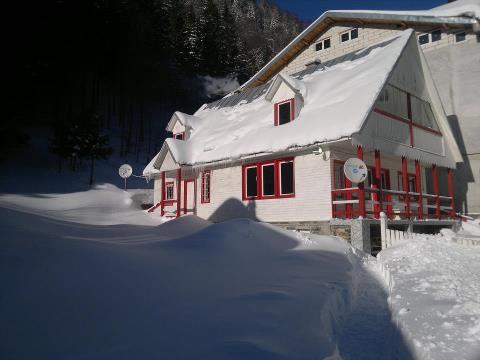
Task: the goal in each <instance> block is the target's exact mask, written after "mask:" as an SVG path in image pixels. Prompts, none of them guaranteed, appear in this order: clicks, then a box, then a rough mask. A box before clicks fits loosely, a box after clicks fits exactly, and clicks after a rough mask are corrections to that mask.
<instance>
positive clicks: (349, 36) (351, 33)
mask: <svg viewBox="0 0 480 360" xmlns="http://www.w3.org/2000/svg"><path fill="white" fill-rule="evenodd" d="M356 38H358V29H357V28H355V29H351V30H348V31H346V32H344V33H342V34H340V40H341V41H342V42H346V41H349V40H353V39H356Z"/></svg>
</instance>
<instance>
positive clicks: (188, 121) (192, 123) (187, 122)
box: [166, 111, 201, 131]
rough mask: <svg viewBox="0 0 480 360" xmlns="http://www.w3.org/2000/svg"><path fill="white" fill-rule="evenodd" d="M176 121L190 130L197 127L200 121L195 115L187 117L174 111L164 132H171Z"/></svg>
mask: <svg viewBox="0 0 480 360" xmlns="http://www.w3.org/2000/svg"><path fill="white" fill-rule="evenodd" d="M176 121H179V122H180V124H182V125H183V126H185V127H188V128H190V129H195V128H196V127H197V126H198V125H199V122H201V120H200V119H199V118H198V117H196V116H195V115H188V114H185V113H182V112H180V111H175V112H174V113H173V115H172V117H171V118H170V121H169V122H168V125H167V128H166V130H167V131H172V130H173V127H174V126H175V122H176Z"/></svg>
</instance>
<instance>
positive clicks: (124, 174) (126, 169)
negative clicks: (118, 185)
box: [118, 164, 133, 179]
mask: <svg viewBox="0 0 480 360" xmlns="http://www.w3.org/2000/svg"><path fill="white" fill-rule="evenodd" d="M132 172H133V169H132V167H131V166H130V165H128V164H123V165H122V166H120V169H118V175H120V177H121V178H123V179H127V178H129V177H130V176H132Z"/></svg>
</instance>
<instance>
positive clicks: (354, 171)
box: [343, 158, 368, 184]
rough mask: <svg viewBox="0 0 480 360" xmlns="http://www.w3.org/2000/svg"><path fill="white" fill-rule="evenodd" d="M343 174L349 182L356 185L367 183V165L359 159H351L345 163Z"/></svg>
mask: <svg viewBox="0 0 480 360" xmlns="http://www.w3.org/2000/svg"><path fill="white" fill-rule="evenodd" d="M343 172H344V174H345V176H346V177H347V179H348V180H350V181H351V182H353V183H356V184H358V183H361V182H363V181H365V179H366V178H367V176H368V169H367V165H365V163H364V162H363V161H362V160H360V159H357V158H350V159H348V160H347V161H345V165H343Z"/></svg>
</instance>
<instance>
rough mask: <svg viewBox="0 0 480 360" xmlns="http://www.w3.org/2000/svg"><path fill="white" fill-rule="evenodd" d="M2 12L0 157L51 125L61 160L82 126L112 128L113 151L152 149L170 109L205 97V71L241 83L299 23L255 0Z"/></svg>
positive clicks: (126, 2)
mask: <svg viewBox="0 0 480 360" xmlns="http://www.w3.org/2000/svg"><path fill="white" fill-rule="evenodd" d="M8 16H9V18H10V21H11V24H9V25H8V29H9V30H8V33H7V44H6V45H7V49H8V51H7V52H6V54H7V61H8V65H7V67H6V69H7V71H6V74H5V78H6V80H5V81H6V83H5V85H6V86H5V88H6V89H7V97H6V102H5V108H4V115H3V119H2V122H1V129H0V133H1V134H2V135H1V139H0V140H1V142H0V143H1V144H2V145H1V147H2V149H0V150H1V153H2V156H3V157H5V156H9V155H8V154H9V152H8V151H11V150H12V149H13V148H14V147H15V146H16V145H18V144H21V143H22V142H27V141H28V139H26V138H25V136H24V135H23V132H22V129H24V128H26V127H31V126H49V127H51V128H52V136H53V139H52V150H53V151H56V153H58V154H59V155H60V157H63V158H64V159H65V160H68V158H69V157H71V156H72V151H74V152H76V151H77V150H75V149H73V150H72V147H74V145H75V144H72V141H73V140H72V139H74V138H77V139H78V138H79V136H80V135H79V134H83V133H85V130H82V127H83V128H85V127H88V128H92V127H93V128H94V129H98V131H100V132H106V133H110V134H113V135H115V136H118V137H119V138H120V139H121V141H119V144H120V145H119V146H118V148H114V149H113V151H114V152H116V153H117V154H118V153H119V154H120V155H127V154H135V153H136V154H138V153H139V152H144V153H147V154H148V153H149V154H151V153H153V152H154V151H155V150H157V147H158V145H159V143H161V141H162V140H163V139H162V137H163V136H164V134H163V133H162V129H163V127H164V126H165V123H166V121H168V118H169V116H170V115H171V114H172V112H173V111H175V110H180V111H184V112H192V111H194V110H195V109H196V108H197V107H198V106H199V105H201V104H202V103H204V102H206V101H210V100H211V98H209V96H211V95H212V94H209V93H207V92H206V91H205V89H204V86H203V84H204V79H205V78H209V79H210V78H211V77H213V78H226V79H229V81H230V82H233V83H234V84H236V81H238V82H239V83H242V82H244V81H245V80H246V79H248V78H249V77H250V76H251V75H252V74H254V73H255V72H256V71H257V70H258V69H259V68H261V67H262V66H263V65H264V64H265V63H266V62H267V61H268V60H269V59H270V58H271V57H272V56H273V55H274V54H275V53H276V52H278V51H279V50H280V49H281V48H283V47H284V46H285V45H286V44H287V43H288V42H289V41H290V40H291V39H292V38H293V37H294V36H296V35H297V34H298V33H299V32H300V31H301V30H302V28H303V24H302V23H301V22H300V21H299V20H298V19H297V18H296V17H295V16H293V15H292V14H289V13H286V12H285V11H282V10H281V9H280V8H279V7H278V6H276V5H275V4H273V3H271V2H269V1H255V0H118V1H112V0H82V1H73V0H72V1H69V0H56V1H53V0H44V1H32V2H30V3H26V2H15V5H14V9H11V10H9V15H8ZM217 95H219V94H217ZM92 124H93V125H92ZM72 129H77V130H72ZM75 131H77V133H75ZM82 131H83V132H82ZM72 132H73V133H72ZM77 148H78V147H77ZM107 153H108V151H107ZM77 155H78V154H75V155H74V156H77ZM80 155H81V154H80ZM70 160H71V159H70Z"/></svg>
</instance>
